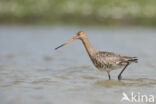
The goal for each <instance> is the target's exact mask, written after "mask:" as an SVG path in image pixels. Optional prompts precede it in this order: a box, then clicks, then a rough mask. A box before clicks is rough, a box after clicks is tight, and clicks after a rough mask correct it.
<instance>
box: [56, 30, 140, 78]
mask: <svg viewBox="0 0 156 104" xmlns="http://www.w3.org/2000/svg"><path fill="white" fill-rule="evenodd" d="M76 39H80V40H81V41H82V42H83V44H84V46H85V48H86V51H87V53H88V55H89V57H90V59H91V60H92V62H93V64H94V66H95V67H96V68H97V69H99V70H100V71H106V72H107V74H108V77H109V80H111V76H110V72H111V71H112V70H115V69H119V68H123V69H122V71H121V72H120V73H119V75H118V80H121V74H122V73H123V71H124V70H125V69H126V68H127V66H128V65H129V64H131V63H137V60H138V59H137V58H136V57H128V56H120V55H118V54H115V53H112V52H102V51H98V50H95V49H94V48H93V47H92V45H91V44H90V42H89V40H88V38H87V36H86V34H85V33H84V32H78V33H77V34H76V35H75V36H74V37H73V38H72V39H71V40H69V41H67V42H65V43H64V44H62V45H60V46H59V47H57V48H55V50H56V49H58V48H60V47H62V46H64V45H66V44H68V43H70V42H71V41H73V40H76Z"/></svg>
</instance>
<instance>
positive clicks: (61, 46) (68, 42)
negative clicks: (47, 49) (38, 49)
mask: <svg viewBox="0 0 156 104" xmlns="http://www.w3.org/2000/svg"><path fill="white" fill-rule="evenodd" d="M73 40H75V39H74V38H72V39H71V40H69V41H67V42H65V43H64V44H61V45H60V46H58V47H56V48H55V50H57V49H58V48H60V47H62V46H64V45H66V44H68V43H70V42H72V41H73Z"/></svg>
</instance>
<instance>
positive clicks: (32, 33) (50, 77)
mask: <svg viewBox="0 0 156 104" xmlns="http://www.w3.org/2000/svg"><path fill="white" fill-rule="evenodd" d="M79 30H83V31H85V32H86V33H87V36H88V38H89V40H90V41H91V43H92V45H93V47H96V49H98V50H103V51H113V52H116V53H120V54H122V55H129V56H137V57H138V58H139V63H137V64H133V65H130V66H129V67H128V68H127V70H126V71H125V72H124V73H123V80H121V81H118V80H117V75H118V74H119V72H120V71H121V69H119V70H115V71H112V72H111V75H112V80H111V81H109V80H108V77H107V74H106V73H105V72H99V71H98V70H97V69H96V68H95V67H94V66H93V65H92V63H91V61H90V59H89V57H88V55H87V53H86V51H85V48H84V47H83V45H82V43H81V41H79V40H77V41H75V42H72V43H71V44H69V45H67V46H64V47H62V48H60V49H59V50H57V51H55V50H54V48H55V47H57V46H58V45H60V44H62V43H63V42H65V41H67V40H69V39H70V38H72V37H73V36H74V34H75V33H76V32H77V31H79ZM155 62H156V30H155V29H143V28H93V27H91V28H89V27H83V28H82V27H81V28H80V27H35V26H30V27H28V26H0V104H104V103H105V104H106V103H107V104H119V103H123V104H125V103H127V104H128V103H129V102H127V101H124V102H121V99H122V97H123V95H122V93H123V92H125V93H126V94H127V95H128V96H129V97H130V96H131V93H132V92H134V93H135V94H136V95H138V96H141V95H143V94H144V95H147V96H148V95H154V96H155V97H156V64H155ZM155 100H156V98H155ZM144 103H146V102H144ZM155 103H156V102H155Z"/></svg>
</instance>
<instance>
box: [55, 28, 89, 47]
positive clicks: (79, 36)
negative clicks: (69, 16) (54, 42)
mask: <svg viewBox="0 0 156 104" xmlns="http://www.w3.org/2000/svg"><path fill="white" fill-rule="evenodd" d="M85 37H86V35H85V33H84V32H82V31H80V32H78V33H77V34H76V35H75V36H74V37H73V38H72V39H71V40H69V41H67V42H65V43H64V44H62V45H60V46H58V47H57V48H55V50H56V49H58V48H60V47H62V46H64V45H66V44H68V43H70V42H72V41H73V40H76V39H83V38H85Z"/></svg>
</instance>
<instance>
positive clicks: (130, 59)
mask: <svg viewBox="0 0 156 104" xmlns="http://www.w3.org/2000/svg"><path fill="white" fill-rule="evenodd" d="M122 59H123V61H124V62H130V63H133V62H135V63H137V62H138V58H137V57H128V56H123V57H122Z"/></svg>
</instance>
